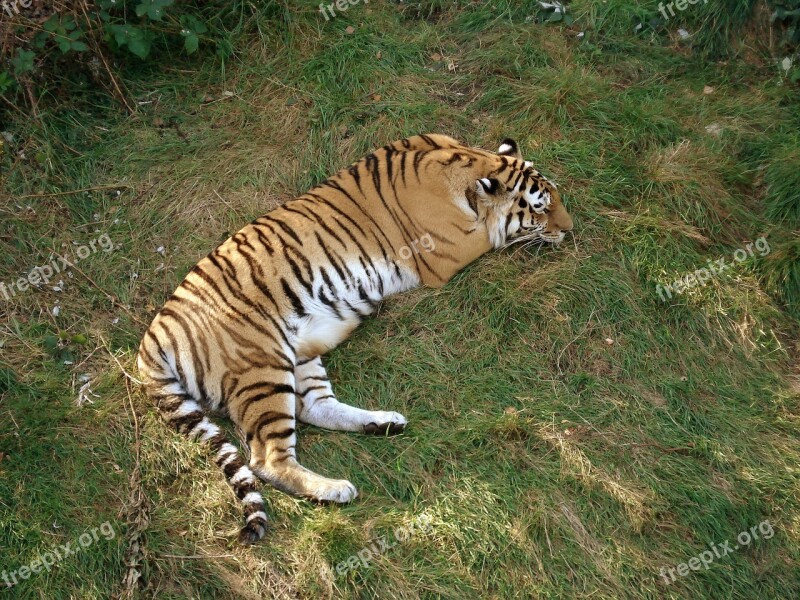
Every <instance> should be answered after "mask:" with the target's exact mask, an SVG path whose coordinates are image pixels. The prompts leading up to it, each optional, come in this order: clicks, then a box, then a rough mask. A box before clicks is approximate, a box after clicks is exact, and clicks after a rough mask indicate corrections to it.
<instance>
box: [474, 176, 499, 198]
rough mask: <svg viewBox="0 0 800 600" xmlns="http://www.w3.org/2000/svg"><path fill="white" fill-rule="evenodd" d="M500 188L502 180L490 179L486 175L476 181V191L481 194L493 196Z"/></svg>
mask: <svg viewBox="0 0 800 600" xmlns="http://www.w3.org/2000/svg"><path fill="white" fill-rule="evenodd" d="M499 188H500V182H499V181H497V179H489V178H487V177H484V178H483V179H478V180H477V181H476V182H475V191H476V192H478V195H479V196H484V197H485V196H493V195H494V194H496V193H497V190H498V189H499Z"/></svg>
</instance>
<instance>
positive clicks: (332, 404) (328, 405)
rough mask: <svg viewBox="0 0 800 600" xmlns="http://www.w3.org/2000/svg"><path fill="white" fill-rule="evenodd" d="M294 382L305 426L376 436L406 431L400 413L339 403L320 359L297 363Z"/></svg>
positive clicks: (300, 415)
mask: <svg viewBox="0 0 800 600" xmlns="http://www.w3.org/2000/svg"><path fill="white" fill-rule="evenodd" d="M295 379H296V381H297V396H296V398H297V418H298V419H299V420H300V421H302V422H303V423H308V424H309V425H315V426H317V427H323V428H324V429H332V430H334V431H355V432H359V433H368V434H375V435H385V434H389V435H394V434H397V433H401V432H402V431H403V430H404V429H405V426H406V422H407V421H406V418H405V417H404V416H403V415H401V414H400V413H396V412H393V411H383V410H364V409H361V408H356V407H354V406H350V405H348V404H344V403H343V402H339V400H337V399H336V396H335V395H334V393H333V389H332V388H331V382H330V380H329V379H328V374H327V373H326V371H325V367H324V366H323V365H322V358H321V357H319V356H317V357H315V358H311V359H307V360H304V361H300V362H298V363H297V366H296V367H295Z"/></svg>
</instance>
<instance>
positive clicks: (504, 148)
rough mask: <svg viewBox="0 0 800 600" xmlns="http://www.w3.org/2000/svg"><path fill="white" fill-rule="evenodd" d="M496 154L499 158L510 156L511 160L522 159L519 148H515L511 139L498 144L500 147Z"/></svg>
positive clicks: (515, 143) (515, 144) (514, 143)
mask: <svg viewBox="0 0 800 600" xmlns="http://www.w3.org/2000/svg"><path fill="white" fill-rule="evenodd" d="M497 153H498V154H500V155H501V156H510V157H511V158H517V159H519V158H522V154H520V153H519V146H517V142H515V141H514V140H512V139H511V138H506V139H504V140H503V141H502V142H500V147H499V148H498V149H497Z"/></svg>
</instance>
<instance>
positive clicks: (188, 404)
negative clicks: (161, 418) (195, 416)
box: [170, 400, 203, 419]
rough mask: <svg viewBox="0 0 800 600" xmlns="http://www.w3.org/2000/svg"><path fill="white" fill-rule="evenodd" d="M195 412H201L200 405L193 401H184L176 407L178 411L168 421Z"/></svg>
mask: <svg viewBox="0 0 800 600" xmlns="http://www.w3.org/2000/svg"><path fill="white" fill-rule="evenodd" d="M195 412H203V409H202V408H200V405H199V404H198V403H197V402H195V401H194V400H184V401H183V402H182V403H181V405H180V406H179V407H178V410H176V411H175V412H174V413H172V414H171V415H170V419H177V418H179V417H185V416H186V415H190V414H192V413H195Z"/></svg>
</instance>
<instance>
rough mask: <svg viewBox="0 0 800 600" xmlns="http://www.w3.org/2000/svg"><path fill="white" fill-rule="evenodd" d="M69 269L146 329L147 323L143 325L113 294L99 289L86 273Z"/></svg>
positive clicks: (73, 267)
mask: <svg viewBox="0 0 800 600" xmlns="http://www.w3.org/2000/svg"><path fill="white" fill-rule="evenodd" d="M70 268H72V269H75V270H76V271H77V272H78V273H80V274H81V275H83V276H84V278H85V279H86V281H88V282H89V283H91V284H92V285H93V286H94V287H96V288H97V289H98V291H99V292H100V293H101V294H103V295H104V296H105V297H106V298H108V299H109V300H110V301H111V303H112V304H113V305H114V306H118V307H120V308H121V309H122V310H124V311H125V312H126V313H127V315H128V316H129V317H130V318H131V319H133V320H134V321H136V322H137V323H139V325H141V326H142V327H147V325H148V324H147V323H145V322H144V321H142V320H141V319H140V318H139V317H137V316H136V315H135V314H133V313H132V312H131V311H130V310H129V309H128V307H127V306H125V305H124V304H122V302H120V300H119V298H117V297H116V296H114V295H113V294H109V293H108V292H107V291H105V290H104V289H103V288H101V287H100V286H99V285H98V284H97V283H96V282H95V280H94V279H92V278H91V277H89V276H88V275H87V274H86V273H84V272H83V271H81V270H80V269H79V268H78V267H77V266H75V265H74V264H72V265H70Z"/></svg>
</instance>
